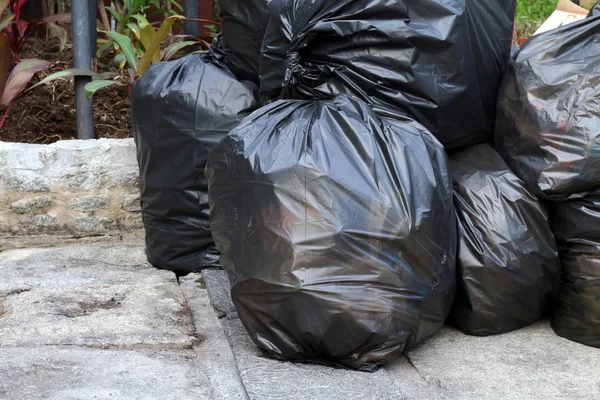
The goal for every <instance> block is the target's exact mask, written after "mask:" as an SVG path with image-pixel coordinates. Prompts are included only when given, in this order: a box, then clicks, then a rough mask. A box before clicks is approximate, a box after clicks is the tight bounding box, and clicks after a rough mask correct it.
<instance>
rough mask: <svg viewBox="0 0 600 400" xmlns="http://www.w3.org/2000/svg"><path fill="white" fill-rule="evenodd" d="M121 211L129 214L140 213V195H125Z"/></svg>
mask: <svg viewBox="0 0 600 400" xmlns="http://www.w3.org/2000/svg"><path fill="white" fill-rule="evenodd" d="M123 209H124V210H125V211H130V212H135V211H141V210H142V207H141V205H140V194H139V193H137V194H128V195H126V196H125V198H124V200H123Z"/></svg>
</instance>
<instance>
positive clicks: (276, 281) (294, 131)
mask: <svg viewBox="0 0 600 400" xmlns="http://www.w3.org/2000/svg"><path fill="white" fill-rule="evenodd" d="M206 174H207V178H208V180H209V196H210V203H211V228H212V232H213V237H214V239H215V242H216V243H217V245H218V248H219V250H220V251H221V254H222V256H221V262H222V264H223V268H224V269H225V270H226V271H227V273H228V275H229V278H230V280H231V284H232V290H231V291H232V298H233V301H234V303H235V305H236V308H237V310H238V313H239V316H240V318H241V320H242V322H243V323H244V325H245V327H246V328H247V330H248V332H249V333H250V335H251V337H252V339H253V340H254V342H255V343H256V344H257V345H258V346H259V347H260V348H262V349H264V350H265V351H266V352H267V353H268V354H269V355H270V356H272V357H276V358H280V359H291V360H298V361H309V360H310V361H317V362H324V363H334V364H338V365H343V366H346V367H351V368H356V369H361V370H366V371H372V370H374V369H376V368H377V367H378V366H380V365H381V364H383V363H385V362H387V361H389V360H392V359H393V358H395V357H396V356H398V355H399V354H401V353H402V351H403V350H404V349H405V347H406V346H407V345H414V344H416V343H418V342H419V341H421V340H423V339H424V338H426V337H428V336H429V335H431V334H432V333H433V332H435V331H436V330H438V329H439V328H440V327H441V326H442V324H443V323H444V320H445V319H446V317H447V315H448V313H449V312H450V307H451V305H452V302H453V300H454V293H455V283H456V282H455V255H456V246H457V244H456V218H455V214H454V206H453V202H452V187H451V180H450V176H449V171H448V165H447V158H446V155H445V152H444V151H443V148H442V146H441V145H440V144H439V142H438V141H437V140H436V139H435V138H434V137H433V136H432V135H431V134H429V133H428V132H427V131H426V130H425V129H424V128H423V127H422V126H421V125H419V124H417V123H416V122H414V121H412V120H410V119H408V118H401V119H398V120H394V121H392V120H382V119H381V118H379V117H378V116H377V115H376V114H375V113H374V112H373V110H372V109H371V108H370V107H369V106H367V105H366V104H365V103H363V102H362V101H359V100H356V99H350V98H347V97H346V96H339V97H336V98H334V99H332V100H325V101H277V102H274V103H272V104H270V105H268V106H265V107H263V108H262V109H260V110H259V111H257V112H255V113H254V114H252V115H251V116H250V117H248V118H247V119H246V120H244V122H243V123H242V124H241V125H240V126H239V127H238V128H236V129H235V130H233V131H232V132H231V134H230V135H229V136H227V137H226V138H225V139H224V140H223V141H222V142H221V143H220V144H219V145H218V147H217V148H216V149H215V150H214V152H213V153H212V155H211V158H210V160H209V163H208V165H207V169H206Z"/></svg>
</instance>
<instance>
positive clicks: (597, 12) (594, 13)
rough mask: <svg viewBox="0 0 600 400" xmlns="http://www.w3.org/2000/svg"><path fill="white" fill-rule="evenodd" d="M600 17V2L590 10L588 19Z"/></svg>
mask: <svg viewBox="0 0 600 400" xmlns="http://www.w3.org/2000/svg"><path fill="white" fill-rule="evenodd" d="M598 16H600V1H599V2H597V3H596V4H594V7H592V9H591V10H590V13H589V15H588V18H593V17H598Z"/></svg>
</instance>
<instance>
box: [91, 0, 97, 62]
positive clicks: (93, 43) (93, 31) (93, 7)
mask: <svg viewBox="0 0 600 400" xmlns="http://www.w3.org/2000/svg"><path fill="white" fill-rule="evenodd" d="M89 3H90V51H91V53H92V57H93V58H96V51H98V29H97V20H98V1H97V0H89Z"/></svg>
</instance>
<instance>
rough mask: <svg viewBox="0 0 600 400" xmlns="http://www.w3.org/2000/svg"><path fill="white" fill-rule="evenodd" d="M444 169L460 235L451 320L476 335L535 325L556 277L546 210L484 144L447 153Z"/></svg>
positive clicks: (557, 267) (550, 296)
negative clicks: (448, 169) (449, 173)
mask: <svg viewBox="0 0 600 400" xmlns="http://www.w3.org/2000/svg"><path fill="white" fill-rule="evenodd" d="M450 165H451V171H452V179H453V182H454V202H455V206H456V215H457V220H458V232H459V233H458V243H459V246H458V263H457V271H458V285H457V294H456V301H455V303H454V307H453V309H452V313H451V316H450V322H451V323H452V324H453V325H455V326H457V327H458V328H460V329H461V330H462V331H463V332H465V333H467V334H470V335H477V336H486V335H493V334H499V333H505V332H509V331H512V330H515V329H519V328H523V327H525V326H527V325H530V324H532V323H534V322H536V321H537V320H539V319H540V318H541V317H542V316H544V315H545V313H546V312H547V311H548V310H549V306H551V305H553V304H554V301H555V299H556V296H557V294H558V287H559V283H560V273H561V268H560V259H559V257H558V250H557V248H556V242H555V240H554V237H553V236H552V231H551V229H550V221H549V219H548V213H547V210H546V208H545V207H544V205H543V204H541V202H540V201H539V200H538V199H537V197H535V196H534V195H533V194H532V193H531V192H530V191H528V190H527V189H526V188H525V185H524V183H523V182H522V181H521V180H520V179H519V178H518V177H517V176H516V175H515V174H514V173H513V172H512V171H511V170H510V169H509V168H508V166H507V165H506V163H505V162H504V161H503V160H502V158H501V157H500V155H499V154H498V153H496V152H495V151H494V150H493V149H492V148H491V147H490V146H489V145H487V144H483V145H478V146H474V147H471V148H469V149H467V150H464V151H461V152H458V153H455V154H453V155H451V156H450Z"/></svg>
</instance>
